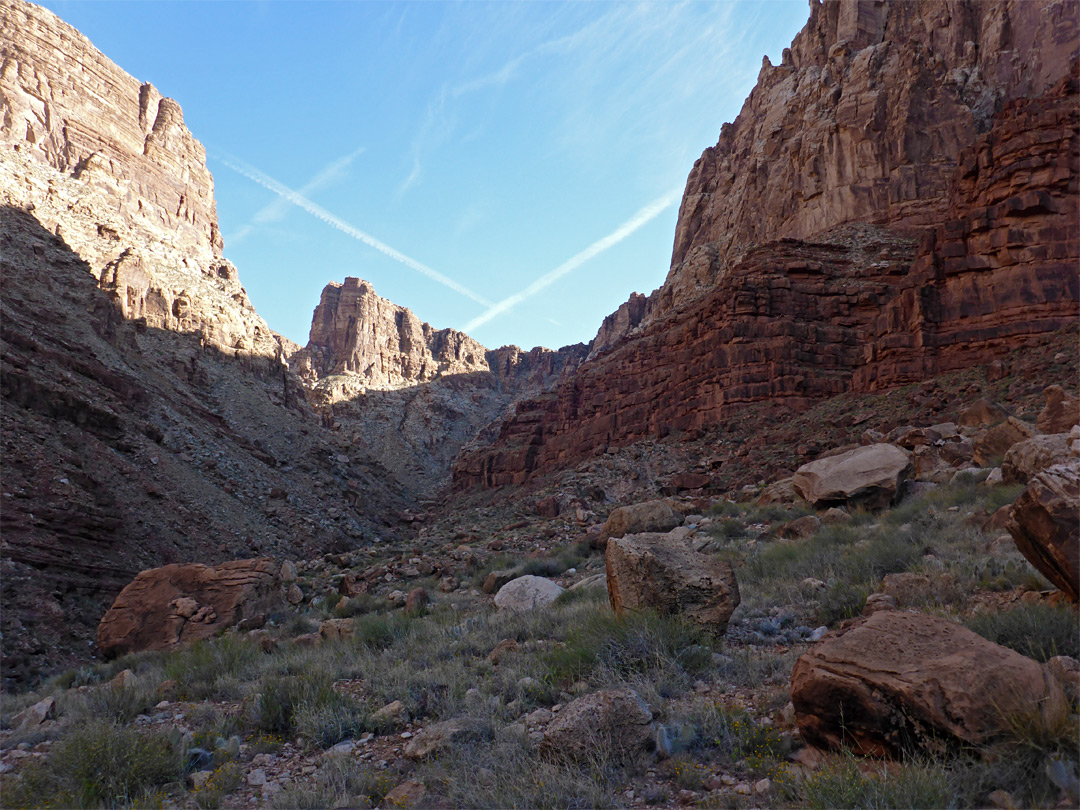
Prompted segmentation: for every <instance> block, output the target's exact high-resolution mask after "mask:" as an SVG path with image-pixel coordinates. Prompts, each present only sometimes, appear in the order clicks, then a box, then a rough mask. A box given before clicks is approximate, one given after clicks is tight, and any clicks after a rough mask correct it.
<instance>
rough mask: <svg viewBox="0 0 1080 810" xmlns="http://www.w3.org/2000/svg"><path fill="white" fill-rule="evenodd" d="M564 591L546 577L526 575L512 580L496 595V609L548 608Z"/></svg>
mask: <svg viewBox="0 0 1080 810" xmlns="http://www.w3.org/2000/svg"><path fill="white" fill-rule="evenodd" d="M562 592H563V589H562V588H561V587H559V586H558V585H556V584H555V583H554V582H552V581H551V580H550V579H544V577H537V576H533V575H532V574H526V575H525V576H523V577H518V578H517V579H514V580H511V581H510V582H507V583H506V584H505V585H503V586H502V587H501V588H499V592H498V593H497V594H495V607H497V608H498V609H499V610H510V611H522V610H535V609H536V608H542V607H547V606H548V605H550V604H551V603H552V602H554V601H555V600H556V599H558V598H559V594H561V593H562Z"/></svg>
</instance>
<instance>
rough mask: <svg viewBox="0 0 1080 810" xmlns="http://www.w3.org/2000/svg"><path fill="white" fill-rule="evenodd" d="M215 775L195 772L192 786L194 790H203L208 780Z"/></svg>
mask: <svg viewBox="0 0 1080 810" xmlns="http://www.w3.org/2000/svg"><path fill="white" fill-rule="evenodd" d="M213 775H214V772H213V771H195V773H193V774H192V775H191V786H192V788H193V789H194V790H201V789H202V786H203V785H205V784H206V780H207V779H209V778H210V777H211V776H213Z"/></svg>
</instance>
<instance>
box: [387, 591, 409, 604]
mask: <svg viewBox="0 0 1080 810" xmlns="http://www.w3.org/2000/svg"><path fill="white" fill-rule="evenodd" d="M407 599H408V597H407V596H406V595H405V592H404V591H391V592H390V593H389V594H387V596H386V601H387V602H389V603H390V604H391V605H393V606H394V607H405V602H406V600H407Z"/></svg>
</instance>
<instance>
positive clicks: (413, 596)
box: [405, 588, 431, 616]
mask: <svg viewBox="0 0 1080 810" xmlns="http://www.w3.org/2000/svg"><path fill="white" fill-rule="evenodd" d="M429 602H431V597H430V596H428V592H427V591H425V590H424V589H423V588H414V589H413V590H412V591H411V592H410V593H409V595H408V597H406V599H405V615H406V616H416V615H418V614H419V613H420V612H421V611H422V610H424V608H426V607H427V606H428V603H429Z"/></svg>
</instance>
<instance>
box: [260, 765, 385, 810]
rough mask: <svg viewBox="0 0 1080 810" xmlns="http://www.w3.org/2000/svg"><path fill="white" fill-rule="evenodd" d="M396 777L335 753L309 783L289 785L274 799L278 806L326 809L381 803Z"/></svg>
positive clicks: (294, 809)
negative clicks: (306, 784)
mask: <svg viewBox="0 0 1080 810" xmlns="http://www.w3.org/2000/svg"><path fill="white" fill-rule="evenodd" d="M396 781H397V780H396V779H395V778H394V776H393V774H391V773H390V772H388V771H379V770H376V769H375V768H373V767H372V766H371V765H368V764H367V763H358V762H356V761H354V760H351V759H349V758H348V757H343V756H332V757H330V758H329V759H327V760H326V763H325V764H324V765H323V766H322V767H321V768H319V772H318V775H317V776H316V777H315V779H314V780H313V783H311V785H310V786H309V787H303V786H295V787H289V788H286V789H285V790H283V791H282V792H281V793H279V794H277V795H276V796H275V797H274V798H273V799H272V800H271V802H270V806H271V807H272V808H275V810H322V809H323V808H326V807H338V806H348V807H378V806H379V804H380V803H381V802H382V800H383V797H384V796H386V794H387V793H389V792H390V789H391V788H393V787H394V784H395V783H396Z"/></svg>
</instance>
